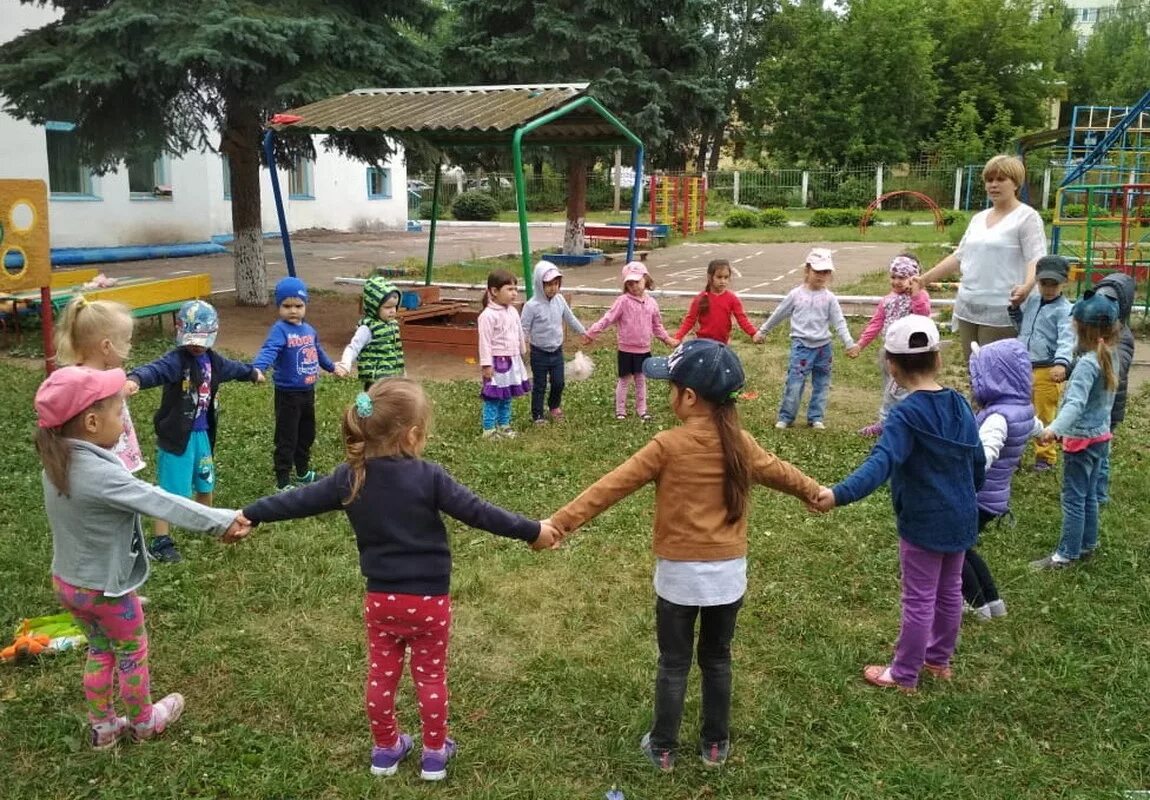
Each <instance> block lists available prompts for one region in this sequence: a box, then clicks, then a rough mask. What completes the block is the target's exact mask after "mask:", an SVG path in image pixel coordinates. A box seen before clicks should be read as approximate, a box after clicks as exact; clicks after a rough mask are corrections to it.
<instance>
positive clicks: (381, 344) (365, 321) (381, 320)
mask: <svg viewBox="0 0 1150 800" xmlns="http://www.w3.org/2000/svg"><path fill="white" fill-rule="evenodd" d="M401 298H402V294H401V292H400V291H399V289H398V288H396V287H395V286H394V285H392V284H391V283H388V281H387V279H386V278H384V277H382V276H380V275H373V276H372V277H370V278H368V279H367V281H366V282H364V284H363V316H362V317H361V318H360V320H359V325H358V326H357V327H356V329H355V333H354V334H353V335H352V337H351V341H350V342H349V343H348V345H347V347H345V348H344V349H343V355H342V356H341V357H340V359H339V361H338V362H337V363H336V365H335V366H336V374H337V375H340V374H341V372H342V374H344V375H347V374H350V373H351V367H352V365H353V364H357V363H358V368H359V379H360V380H361V381H363V390H364V391H365V392H366V391H367V390H368V389H369V388H371V385H372V384H373V383H375V382H376V381H377V380H379V379H380V378H389V377H391V376H393V375H403V374H404V367H405V364H404V359H403V342H402V341H401V340H400V338H399V322H398V321H397V320H396V315H397V314H398V313H399V301H400V299H401Z"/></svg>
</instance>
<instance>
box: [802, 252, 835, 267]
mask: <svg viewBox="0 0 1150 800" xmlns="http://www.w3.org/2000/svg"><path fill="white" fill-rule="evenodd" d="M803 263H804V264H806V265H807V266H808V267H810V268H811V269H813V270H814V271H815V272H834V271H835V262H834V259H833V258H831V251H830V250H828V249H826V248H825V247H816V248H814V249H813V250H811V252H809V253H807V257H806V259H805V260H804V261H803Z"/></svg>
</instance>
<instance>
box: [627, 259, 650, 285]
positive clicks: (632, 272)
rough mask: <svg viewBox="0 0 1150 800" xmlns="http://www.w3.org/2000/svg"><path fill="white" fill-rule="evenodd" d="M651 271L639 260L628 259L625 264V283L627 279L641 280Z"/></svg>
mask: <svg viewBox="0 0 1150 800" xmlns="http://www.w3.org/2000/svg"><path fill="white" fill-rule="evenodd" d="M648 274H649V273H648V272H647V268H646V267H645V266H643V264H642V262H639V261H628V262H627V263H626V264H624V265H623V283H626V282H627V281H641V280H643V278H645V277H646V276H647V275H648Z"/></svg>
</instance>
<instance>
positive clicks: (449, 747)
mask: <svg viewBox="0 0 1150 800" xmlns="http://www.w3.org/2000/svg"><path fill="white" fill-rule="evenodd" d="M454 757H455V742H454V741H453V740H452V739H446V740H444V742H443V747H441V748H439V749H438V750H430V749H428V748H426V747H425V748H423V757H422V758H420V760H419V777H421V778H423V779H424V780H425V781H441V780H443V779H444V778H446V777H447V762H448V761H450V760H451V759H452V758H454Z"/></svg>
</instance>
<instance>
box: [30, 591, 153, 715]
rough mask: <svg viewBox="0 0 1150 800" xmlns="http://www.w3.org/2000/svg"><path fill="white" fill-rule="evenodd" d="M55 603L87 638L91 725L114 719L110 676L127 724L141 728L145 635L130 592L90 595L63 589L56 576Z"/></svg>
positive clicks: (147, 708) (146, 689)
mask: <svg viewBox="0 0 1150 800" xmlns="http://www.w3.org/2000/svg"><path fill="white" fill-rule="evenodd" d="M52 583H53V584H54V585H55V587H56V598H57V599H58V600H59V601H60V603H61V604H63V606H64V608H66V609H67V610H68V611H70V612H71V613H72V616H73V617H75V619H76V623H77V624H78V625H79V626H80V627H81V628H82V629H83V630H84V634H85V635H86V636H87V637H88V661H87V663H86V664H85V665H84V699H85V700H86V701H87V702H88V720H89V721H90V722H91V723H92V724H93V725H98V724H100V723H108V722H112V721H113V720H114V719H115V718H116V710H115V703H114V700H113V696H112V676H113V674H114V673H115V674H118V675H119V677H120V697H121V698H122V699H123V701H124V704H125V705H126V706H127V708H128V719H129V720H130V721H131V722H132V724H133V725H140V724H143V723H146V722H149V721H150V720H151V719H152V696H151V685H150V680H149V676H148V633H147V631H146V630H145V629H144V610H143V608H142V607H141V606H140V598H139V596H138V595H137V594H136V593H135V592H128V593H127V594H125V595H122V596H121V597H106V596H105V595H104V593H103V592H100V591H96V590H95V589H84V588H81V587H79V586H73V585H72V584H70V583H65V582H64V581H62V580H60V578H57V577H55V576H53V577H52Z"/></svg>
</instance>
